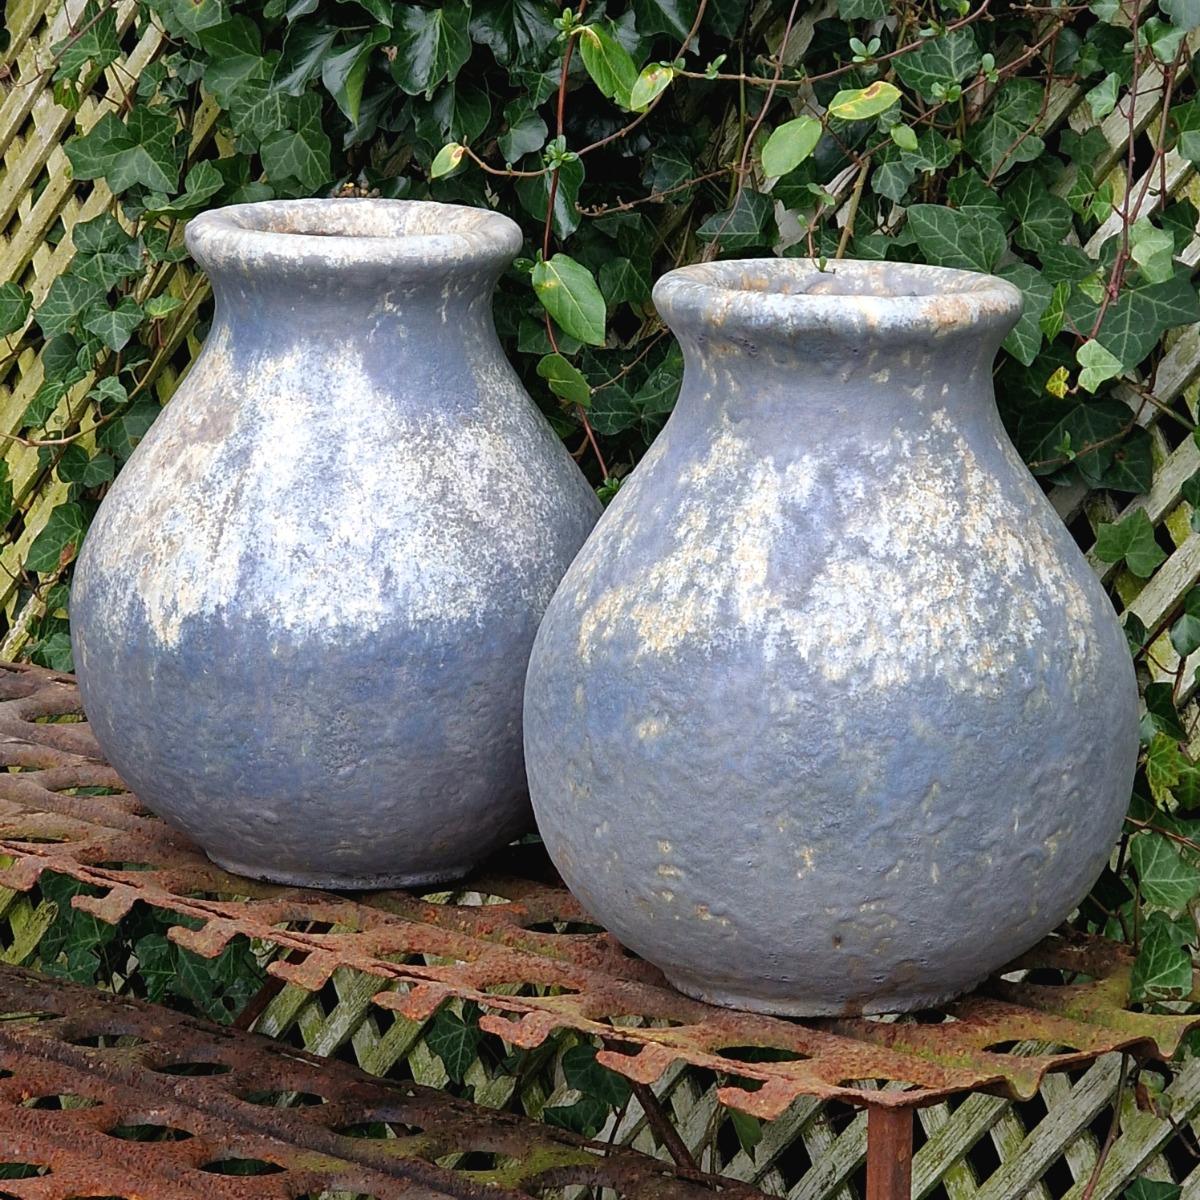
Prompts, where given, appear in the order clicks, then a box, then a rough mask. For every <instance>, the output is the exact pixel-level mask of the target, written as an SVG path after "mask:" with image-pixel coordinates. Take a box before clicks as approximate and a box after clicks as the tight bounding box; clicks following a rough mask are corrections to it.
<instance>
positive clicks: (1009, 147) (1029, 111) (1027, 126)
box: [965, 79, 1046, 176]
mask: <svg viewBox="0 0 1200 1200" xmlns="http://www.w3.org/2000/svg"><path fill="white" fill-rule="evenodd" d="M1041 111H1042V88H1041V85H1040V84H1038V83H1036V82H1034V81H1033V80H1032V79H1010V80H1009V81H1008V82H1007V83H1005V84H1003V85H1002V86H1001V87H1000V88H999V90H998V91H997V93H996V96H995V99H994V100H993V101H992V109H991V113H990V114H989V116H988V117H987V119H986V120H984V121H982V122H980V123H978V124H976V125H972V126H971V128H970V129H969V130H968V131H967V137H966V143H965V144H966V148H967V153H968V154H970V156H971V157H972V158H973V159H974V160H975V161H976V162H977V163H978V164H979V165H980V166H981V167H982V168H983V170H984V172H985V174H987V175H988V176H993V175H999V174H1003V172H1005V171H1007V170H1009V169H1011V168H1012V167H1015V166H1016V165H1017V164H1018V163H1023V162H1032V161H1033V159H1035V158H1040V157H1041V154H1042V152H1043V150H1045V148H1046V145H1045V143H1044V142H1043V141H1042V139H1041V138H1040V137H1037V136H1036V135H1035V134H1033V133H1030V132H1029V131H1030V130H1031V129H1032V128H1033V127H1034V126H1035V124H1036V123H1037V121H1038V120H1039V118H1040V116H1041Z"/></svg>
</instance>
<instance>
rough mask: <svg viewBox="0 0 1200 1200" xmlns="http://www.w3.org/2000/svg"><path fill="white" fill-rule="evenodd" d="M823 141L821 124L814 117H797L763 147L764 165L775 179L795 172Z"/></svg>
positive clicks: (777, 131)
mask: <svg viewBox="0 0 1200 1200" xmlns="http://www.w3.org/2000/svg"><path fill="white" fill-rule="evenodd" d="M820 140H821V122H820V121H818V120H816V118H814V117H797V118H796V119H795V120H794V121H788V122H786V123H785V124H783V125H780V126H779V128H778V129H775V130H774V131H772V133H771V136H770V137H769V138H767V144H766V145H765V146H764V147H763V152H762V165H763V172H764V174H766V175H769V176H771V177H772V178H775V177H777V176H780V175H786V174H787V173H788V172H789V171H794V170H795V169H796V168H797V167H798V166H799V165H800V164H801V163H802V162H803V161H804V160H805V159H806V158H807V157H808V156H809V155H810V154H811V153H812V152H813V150H814V149H816V145H817V143H818V142H819V141H820Z"/></svg>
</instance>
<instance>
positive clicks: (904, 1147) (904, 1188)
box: [867, 1104, 913, 1200]
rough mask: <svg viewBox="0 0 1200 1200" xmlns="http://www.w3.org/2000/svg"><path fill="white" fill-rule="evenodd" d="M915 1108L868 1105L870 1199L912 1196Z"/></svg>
mask: <svg viewBox="0 0 1200 1200" xmlns="http://www.w3.org/2000/svg"><path fill="white" fill-rule="evenodd" d="M912 1155H913V1110H912V1109H911V1108H883V1107H882V1106H880V1105H878V1104H873V1105H872V1106H871V1107H870V1108H868V1109H867V1200H910V1197H911V1196H912Z"/></svg>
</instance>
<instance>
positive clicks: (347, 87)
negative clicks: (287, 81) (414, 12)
mask: <svg viewBox="0 0 1200 1200" xmlns="http://www.w3.org/2000/svg"><path fill="white" fill-rule="evenodd" d="M388 36H389V31H388V29H386V28H385V27H383V26H380V27H379V28H377V29H375V30H373V31H372V32H371V33H369V34H367V36H366V37H364V38H360V39H359V40H358V41H356V42H353V43H351V45H349V46H347V47H346V48H345V49H343V50H339V51H338V52H337V54H331V55H330V56H329V57H328V58H326V59H325V61H324V62H323V63H322V64H321V82H322V83H323V84H324V85H325V89H326V91H328V92H329V94H330V95H331V96H332V97H333V102H334V103H335V104H336V105H337V106H338V108H340V109H341V110H342V112H343V113H345V114H346V119H347V120H348V121H349V122H350V124H351V125H357V124H358V114H359V110H360V109H361V108H362V93H363V83H364V82H365V81H366V78H367V66H368V65H369V63H370V61H371V53H372V51H374V49H375V47H376V46H378V45H380V44H381V43H382V42H385V41H387V39H388Z"/></svg>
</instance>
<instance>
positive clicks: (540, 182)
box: [517, 158, 583, 238]
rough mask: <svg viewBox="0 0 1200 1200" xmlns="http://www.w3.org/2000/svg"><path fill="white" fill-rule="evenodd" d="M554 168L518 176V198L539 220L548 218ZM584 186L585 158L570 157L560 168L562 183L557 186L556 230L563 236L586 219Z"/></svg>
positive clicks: (559, 178) (530, 213) (559, 182)
mask: <svg viewBox="0 0 1200 1200" xmlns="http://www.w3.org/2000/svg"><path fill="white" fill-rule="evenodd" d="M550 180H551V175H550V172H549V171H547V172H546V174H544V175H538V176H536V177H535V178H533V179H519V180H517V199H518V200H520V201H521V206H522V207H523V208H524V209H525V211H526V212H528V213H529V215H530V216H531V217H533V218H534V220H536V221H544V220H545V219H546V205H547V204H548V203H549V202H550ZM582 186H583V162H582V160H581V159H578V158H572V159H568V160H567V161H565V162H564V163H562V165H561V166H560V167H559V169H558V187H556V188H555V189H554V222H553V224H554V232H555V234H556V236H558V237H560V238H568V237H570V236H571V234H573V233H574V232H575V230H576V229H578V228H579V222H580V220H582V218H581V216H580V213H579V204H578V199H579V189H580V188H581V187H582Z"/></svg>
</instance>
